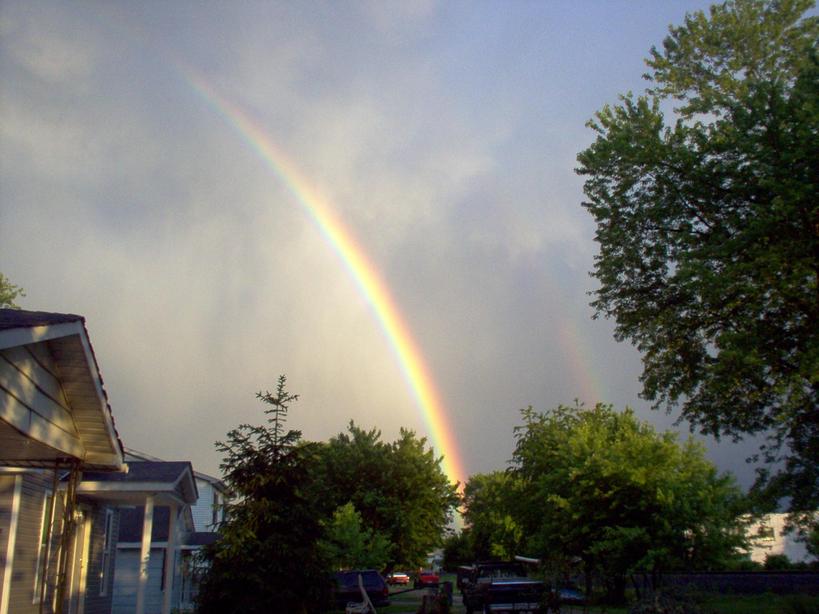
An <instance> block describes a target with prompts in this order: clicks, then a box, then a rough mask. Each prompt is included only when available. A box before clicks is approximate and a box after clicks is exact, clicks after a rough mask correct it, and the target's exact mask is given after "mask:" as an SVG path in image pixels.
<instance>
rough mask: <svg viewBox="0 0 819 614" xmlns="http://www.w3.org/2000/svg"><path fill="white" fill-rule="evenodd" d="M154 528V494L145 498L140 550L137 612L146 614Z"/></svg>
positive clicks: (137, 613)
mask: <svg viewBox="0 0 819 614" xmlns="http://www.w3.org/2000/svg"><path fill="white" fill-rule="evenodd" d="M153 528H154V496H153V495H148V496H147V497H146V498H145V519H144V520H143V522H142V548H141V550H140V551H139V578H138V580H139V584H138V585H137V600H136V614H145V588H146V587H147V586H148V561H149V559H150V558H151V533H152V531H153Z"/></svg>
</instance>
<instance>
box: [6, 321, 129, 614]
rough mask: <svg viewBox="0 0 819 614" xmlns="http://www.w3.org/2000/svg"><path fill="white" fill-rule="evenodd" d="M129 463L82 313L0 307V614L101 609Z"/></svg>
mask: <svg viewBox="0 0 819 614" xmlns="http://www.w3.org/2000/svg"><path fill="white" fill-rule="evenodd" d="M125 470H126V465H125V462H124V451H123V446H122V442H121V441H120V439H119V435H118V434H117V431H116V429H115V427H114V420H113V416H112V413H111V407H110V405H109V404H108V396H107V394H106V392H105V388H104V386H103V381H102V376H101V375H100V370H99V365H98V364H97V360H96V357H95V355H94V350H93V347H92V345H91V341H90V338H89V335H88V331H87V329H86V326H85V319H84V318H83V317H82V316H78V315H73V314H59V313H46V312H38V311H22V310H12V309H0V563H1V564H0V614H7V613H8V612H15V613H26V612H31V613H34V612H38V613H39V612H70V613H72V614H73V613H75V612H76V613H78V614H94V613H97V612H99V613H107V612H110V610H111V597H112V595H111V593H112V586H113V584H112V580H113V565H114V557H115V549H114V548H113V543H114V537H113V536H114V535H115V534H116V530H117V523H118V519H119V516H118V513H117V509H116V504H114V503H113V502H112V501H110V500H108V499H106V498H99V497H97V496H95V494H94V493H93V492H86V491H82V489H81V488H79V485H80V483H81V478H82V475H83V473H84V472H87V471H93V472H97V473H100V474H105V475H112V474H119V473H121V472H123V471H125Z"/></svg>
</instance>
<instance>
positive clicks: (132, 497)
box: [77, 461, 199, 505]
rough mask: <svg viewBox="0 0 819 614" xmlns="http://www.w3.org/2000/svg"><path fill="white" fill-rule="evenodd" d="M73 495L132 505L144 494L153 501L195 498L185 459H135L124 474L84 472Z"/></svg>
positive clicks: (182, 501) (187, 501) (188, 501)
mask: <svg viewBox="0 0 819 614" xmlns="http://www.w3.org/2000/svg"><path fill="white" fill-rule="evenodd" d="M77 494H79V495H92V496H94V498H97V499H106V500H111V501H115V502H118V503H125V502H130V503H135V504H137V503H142V502H144V500H145V497H146V496H147V495H154V497H155V498H156V501H157V504H161V503H171V502H173V503H177V504H188V505H191V504H193V503H196V500H197V499H198V498H199V493H198V491H197V489H196V482H195V481H194V479H193V467H192V466H191V464H190V463H189V462H188V461H171V462H164V461H139V462H134V463H129V464H128V472H127V473H106V472H97V471H84V472H83V475H82V480H81V481H80V483H79V485H78V486H77Z"/></svg>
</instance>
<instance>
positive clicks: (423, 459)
mask: <svg viewBox="0 0 819 614" xmlns="http://www.w3.org/2000/svg"><path fill="white" fill-rule="evenodd" d="M320 456H321V459H322V477H321V480H322V482H323V484H322V488H321V490H322V499H323V501H324V504H325V505H329V506H331V509H336V508H337V507H339V506H342V505H344V504H346V503H348V502H349V503H352V504H353V505H354V506H355V509H356V510H357V511H358V513H360V515H361V519H362V522H363V524H364V526H366V527H368V528H369V529H370V530H372V531H375V532H377V533H380V534H382V535H384V536H385V537H386V538H387V539H388V540H389V542H390V543H391V544H392V551H391V553H390V560H389V561H388V562H387V567H388V568H393V567H395V566H399V567H418V566H420V565H421V564H422V563H423V562H424V561H425V559H426V555H427V554H428V553H429V552H430V551H431V550H432V549H434V548H435V547H437V546H439V545H440V544H441V543H442V538H443V533H444V529H445V528H446V526H447V524H448V522H449V521H450V520H451V518H452V512H453V509H454V508H455V506H456V505H457V504H458V502H459V497H458V494H457V485H455V484H451V483H450V482H449V480H448V479H447V477H446V475H445V474H444V472H443V470H442V469H441V459H440V458H435V456H434V454H433V451H432V449H431V448H429V447H428V446H427V444H426V439H425V438H418V437H417V436H416V435H415V433H413V432H412V431H408V430H405V429H402V430H401V432H400V435H399V437H398V439H397V440H396V441H394V442H392V443H385V442H383V441H381V433H380V431H378V430H376V429H373V430H370V431H365V430H363V429H361V428H359V427H357V426H356V425H355V424H354V423H353V422H351V423H350V425H349V428H348V429H347V432H346V433H340V434H339V435H337V436H336V437H333V438H332V439H330V441H329V442H327V443H326V444H322V446H321V447H320Z"/></svg>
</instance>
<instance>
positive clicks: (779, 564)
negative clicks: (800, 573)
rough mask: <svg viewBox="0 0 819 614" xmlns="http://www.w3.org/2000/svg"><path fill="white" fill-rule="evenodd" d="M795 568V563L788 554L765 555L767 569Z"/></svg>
mask: <svg viewBox="0 0 819 614" xmlns="http://www.w3.org/2000/svg"><path fill="white" fill-rule="evenodd" d="M789 569H793V563H791V560H790V559H789V558H788V555H787V554H768V555H766V556H765V570H766V571H786V570H789Z"/></svg>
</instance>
